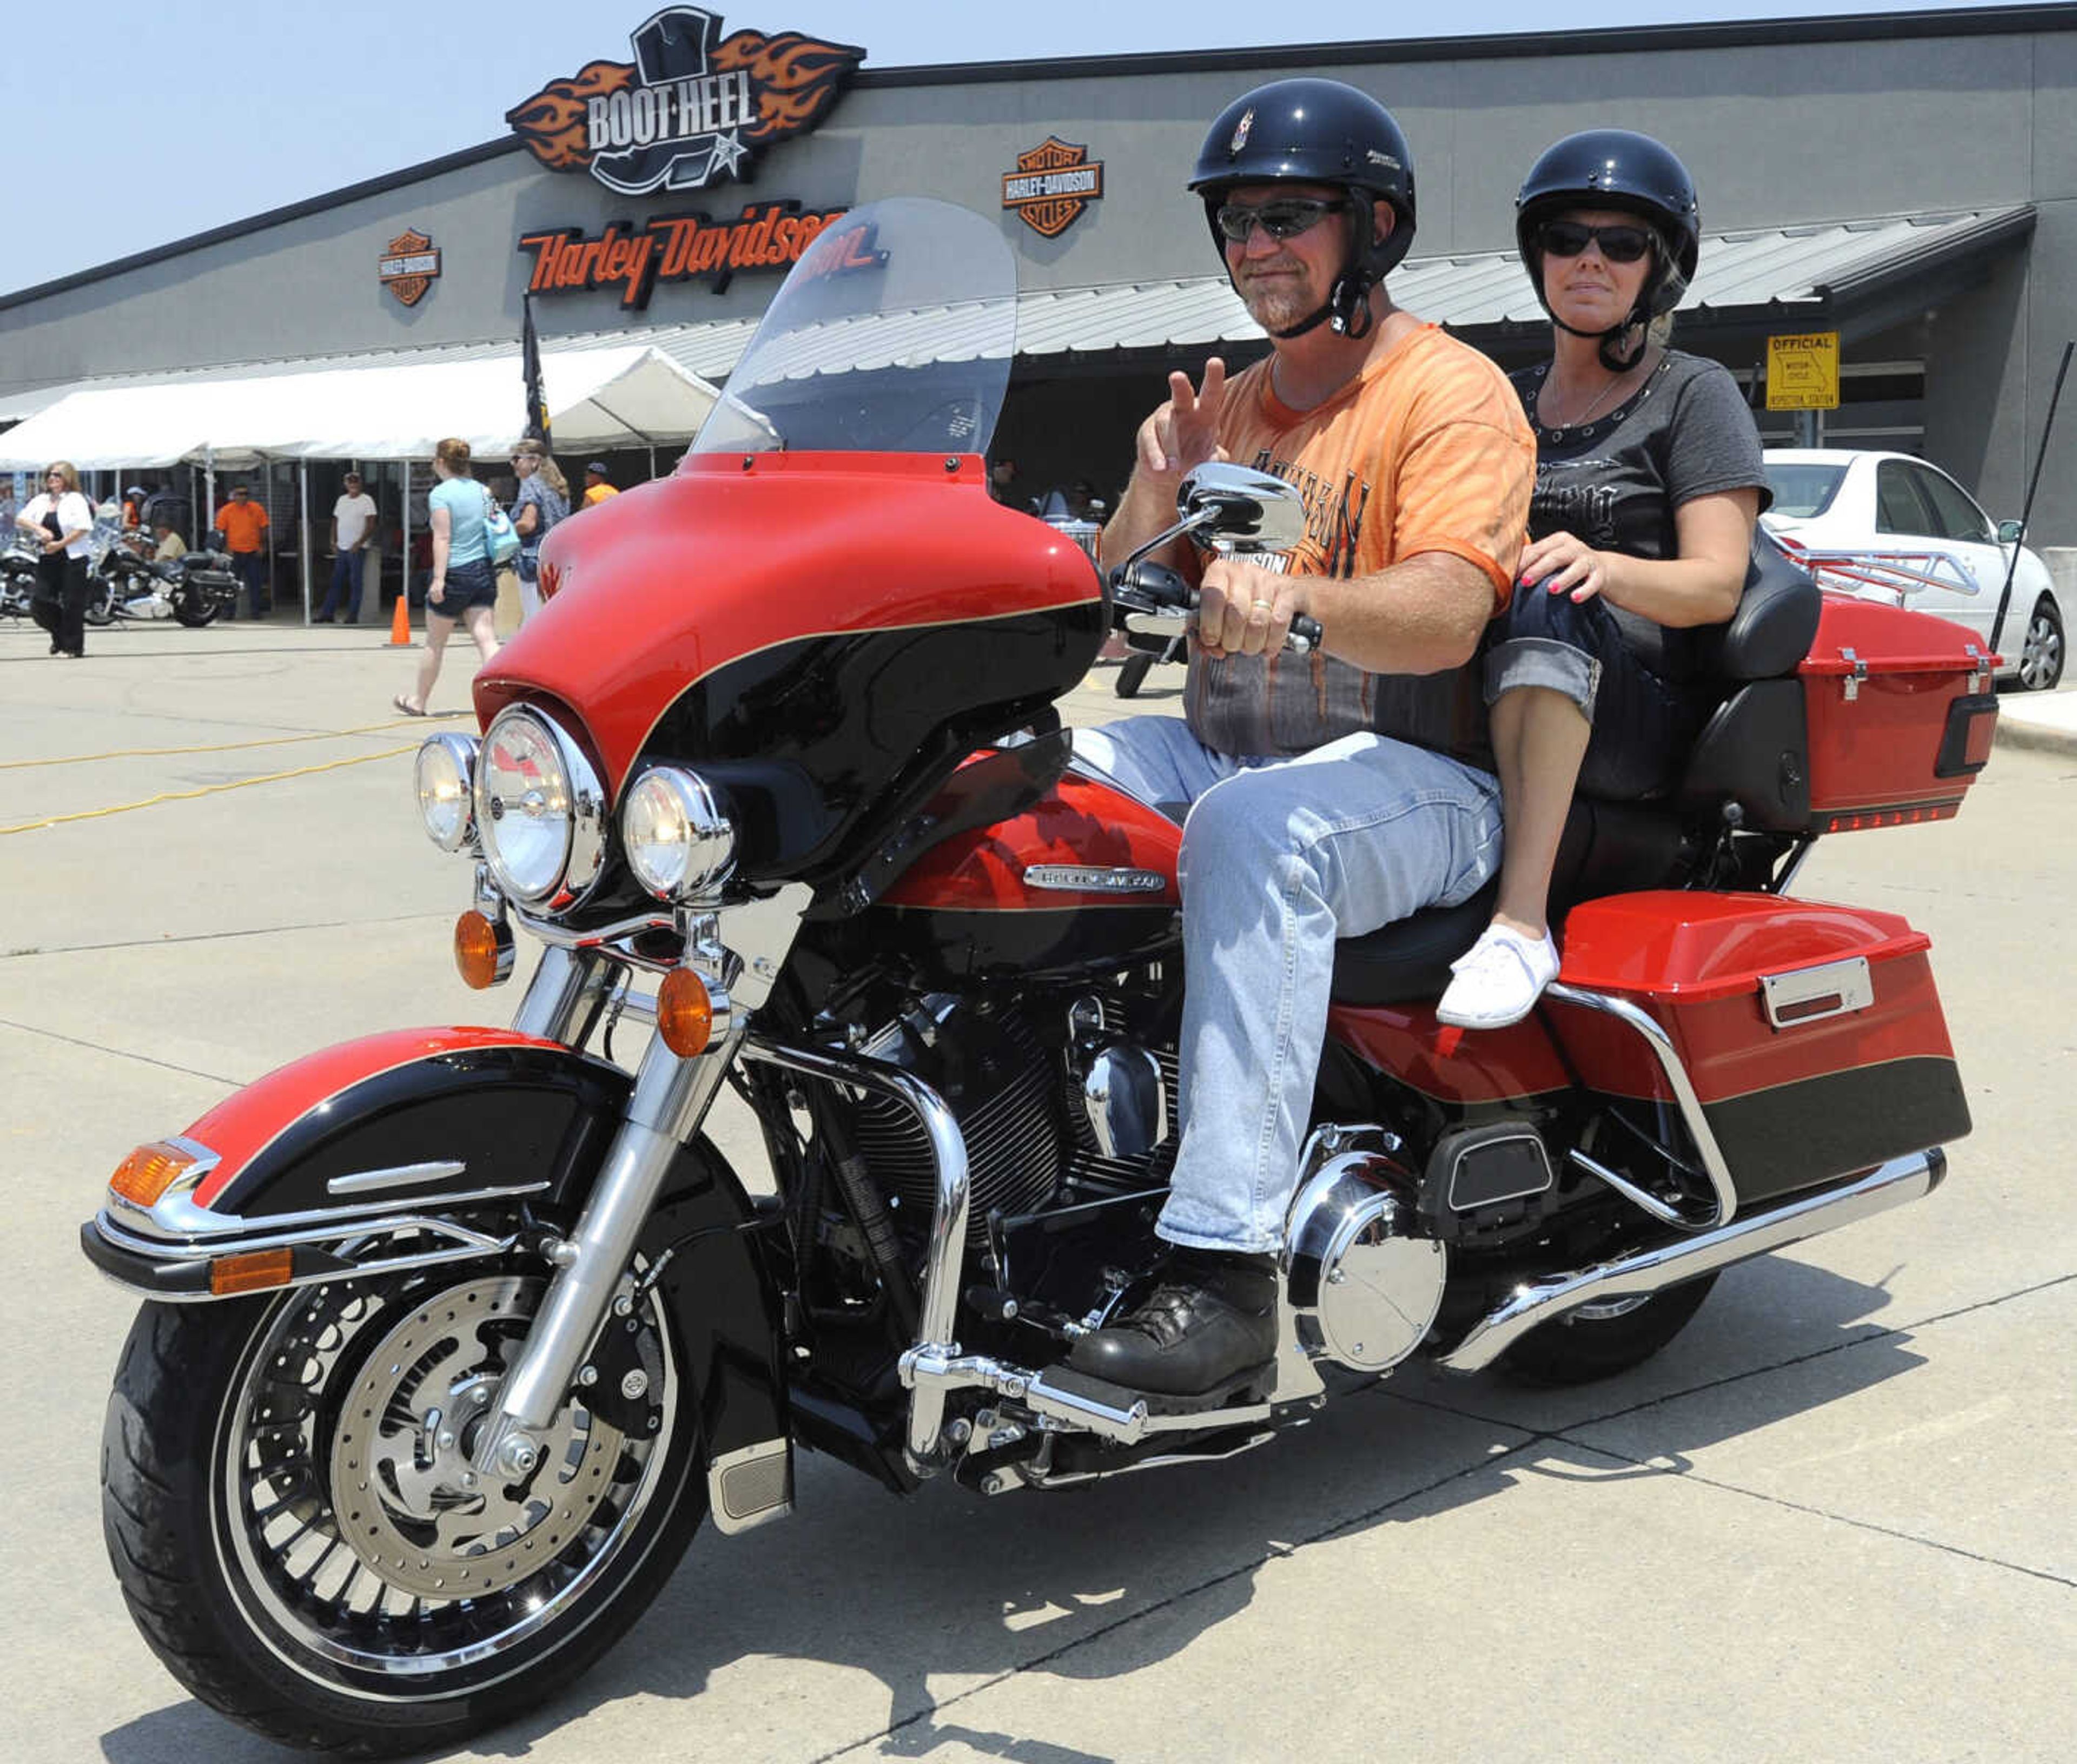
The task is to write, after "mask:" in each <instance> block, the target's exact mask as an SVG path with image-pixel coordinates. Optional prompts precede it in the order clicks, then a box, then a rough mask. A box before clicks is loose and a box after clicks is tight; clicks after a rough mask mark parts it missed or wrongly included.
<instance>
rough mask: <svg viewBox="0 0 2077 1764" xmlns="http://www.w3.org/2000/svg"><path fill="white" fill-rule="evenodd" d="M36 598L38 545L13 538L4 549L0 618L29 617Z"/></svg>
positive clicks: (0, 559)
mask: <svg viewBox="0 0 2077 1764" xmlns="http://www.w3.org/2000/svg"><path fill="white" fill-rule="evenodd" d="M35 597H36V552H35V547H33V546H31V545H29V544H27V543H23V542H22V541H20V540H19V539H17V540H15V541H12V542H10V543H8V544H7V545H6V548H5V549H4V550H0V618H27V617H28V616H29V607H30V604H31V602H32V601H34V600H35Z"/></svg>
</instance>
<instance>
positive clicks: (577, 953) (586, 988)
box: [512, 944, 613, 1048]
mask: <svg viewBox="0 0 2077 1764" xmlns="http://www.w3.org/2000/svg"><path fill="white" fill-rule="evenodd" d="M612 983H613V974H612V971H611V969H610V965H609V964H608V963H607V962H606V960H605V959H604V958H603V957H601V955H598V954H597V951H593V950H564V949H557V948H556V946H554V945H553V944H551V945H549V946H548V947H547V948H546V949H544V950H543V951H541V965H540V966H539V967H537V968H535V970H534V977H533V979H532V980H530V981H528V982H527V996H525V997H524V998H522V999H521V1000H520V1001H519V1009H518V1010H517V1011H515V1012H514V1013H513V1017H512V1026H513V1027H514V1029H516V1030H518V1031H519V1033H520V1034H522V1035H538V1036H539V1037H540V1038H541V1039H542V1040H543V1041H552V1042H561V1043H562V1044H563V1045H564V1046H565V1047H578V1048H581V1047H582V1046H584V1044H585V1042H587V1041H589V1039H590V1038H591V1032H592V1030H593V1029H594V1028H595V1027H597V1023H598V1019H599V1016H600V1013H601V1012H603V1011H604V1010H605V1009H606V995H607V993H608V992H610V991H611V990H612Z"/></svg>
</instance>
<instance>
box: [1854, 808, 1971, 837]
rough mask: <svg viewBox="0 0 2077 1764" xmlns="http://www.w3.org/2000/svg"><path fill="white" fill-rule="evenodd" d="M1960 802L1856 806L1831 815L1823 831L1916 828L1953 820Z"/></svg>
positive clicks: (1857, 831)
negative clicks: (1910, 806) (1900, 806)
mask: <svg viewBox="0 0 2077 1764" xmlns="http://www.w3.org/2000/svg"><path fill="white" fill-rule="evenodd" d="M1961 806H1962V805H1961V804H1960V803H1958V802H1930V803H1926V804H1925V805H1922V806H1921V807H1919V808H1916V809H1854V810H1853V811H1852V812H1851V813H1845V814H1835V815H1831V816H1829V817H1828V818H1826V820H1825V824H1824V826H1821V827H1820V828H1819V829H1818V831H1819V832H1821V833H1864V832H1866V831H1867V830H1868V829H1869V828H1871V827H1915V826H1923V825H1924V824H1925V822H1929V821H1951V820H1953V819H1954V815H1955V812H1956V811H1957V810H1958V809H1960V808H1961Z"/></svg>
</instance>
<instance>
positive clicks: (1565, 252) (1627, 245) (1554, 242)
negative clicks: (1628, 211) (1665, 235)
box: [1536, 221, 1651, 264]
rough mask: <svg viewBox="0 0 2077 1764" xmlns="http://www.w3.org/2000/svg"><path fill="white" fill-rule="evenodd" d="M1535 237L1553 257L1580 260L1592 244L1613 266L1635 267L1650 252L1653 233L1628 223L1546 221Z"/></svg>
mask: <svg viewBox="0 0 2077 1764" xmlns="http://www.w3.org/2000/svg"><path fill="white" fill-rule="evenodd" d="M1536 237H1537V241H1538V243H1539V244H1541V245H1542V247H1543V249H1544V251H1545V252H1546V254H1547V255H1549V256H1552V257H1577V256H1580V253H1581V252H1584V251H1585V250H1586V248H1588V246H1589V245H1598V246H1600V248H1601V255H1602V256H1604V257H1605V258H1607V259H1608V260H1609V262H1610V263H1612V264H1634V263H1635V262H1636V261H1637V260H1638V258H1640V257H1642V256H1643V255H1644V254H1645V253H1646V252H1648V251H1650V249H1651V235H1650V233H1648V232H1646V231H1645V230H1644V228H1642V227H1631V226H1628V225H1625V224H1618V225H1617V226H1613V227H1589V226H1588V224H1587V223H1585V222H1584V221H1546V222H1545V223H1543V225H1542V228H1541V229H1540V230H1539V231H1538V233H1537V235H1536Z"/></svg>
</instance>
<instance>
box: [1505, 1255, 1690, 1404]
mask: <svg viewBox="0 0 2077 1764" xmlns="http://www.w3.org/2000/svg"><path fill="white" fill-rule="evenodd" d="M1716 1283H1717V1277H1716V1275H1713V1274H1705V1275H1702V1276H1700V1278H1699V1279H1693V1280H1689V1281H1687V1282H1685V1283H1684V1284H1682V1285H1679V1286H1675V1287H1669V1288H1667V1290H1666V1291H1665V1292H1650V1293H1645V1294H1642V1295H1641V1296H1638V1297H1635V1298H1628V1299H1614V1300H1610V1301H1609V1303H1607V1304H1583V1305H1581V1306H1580V1308H1579V1309H1578V1310H1576V1311H1570V1312H1567V1313H1566V1314H1565V1315H1564V1316H1563V1317H1558V1318H1556V1319H1555V1320H1554V1321H1551V1322H1549V1323H1546V1324H1545V1325H1543V1326H1542V1328H1541V1329H1532V1330H1530V1333H1528V1334H1526V1335H1525V1336H1524V1337H1522V1338H1521V1340H1520V1341H1519V1342H1516V1343H1515V1344H1514V1346H1513V1347H1511V1348H1509V1350H1507V1351H1506V1352H1505V1354H1501V1357H1500V1362H1499V1364H1500V1369H1501V1371H1503V1372H1505V1374H1506V1375H1508V1376H1509V1378H1512V1379H1515V1380H1516V1381H1517V1383H1523V1384H1588V1383H1592V1382H1593V1381H1594V1380H1595V1379H1597V1378H1613V1377H1614V1376H1615V1375H1616V1374H1617V1373H1618V1372H1627V1371H1630V1368H1631V1367H1634V1366H1642V1364H1643V1363H1645V1362H1646V1360H1648V1359H1650V1358H1651V1356H1652V1355H1653V1354H1656V1353H1657V1352H1658V1351H1659V1350H1660V1349H1661V1348H1663V1347H1664V1346H1666V1344H1667V1342H1670V1341H1671V1340H1672V1339H1673V1338H1674V1337H1675V1336H1676V1335H1678V1334H1679V1333H1680V1332H1681V1330H1682V1329H1685V1328H1686V1327H1687V1325H1688V1319H1689V1318H1690V1317H1693V1316H1694V1314H1695V1313H1696V1312H1697V1311H1699V1310H1700V1309H1701V1308H1702V1301H1703V1300H1704V1299H1706V1298H1707V1297H1709V1288H1711V1287H1713V1286H1714V1285H1715V1284H1716Z"/></svg>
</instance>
